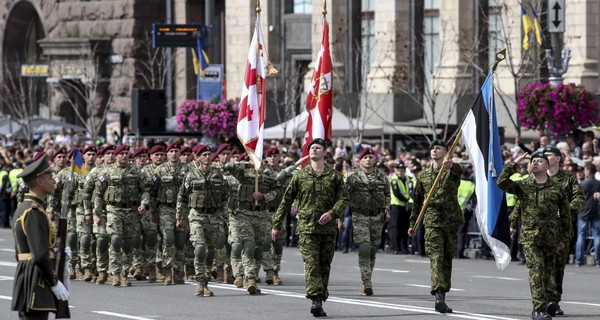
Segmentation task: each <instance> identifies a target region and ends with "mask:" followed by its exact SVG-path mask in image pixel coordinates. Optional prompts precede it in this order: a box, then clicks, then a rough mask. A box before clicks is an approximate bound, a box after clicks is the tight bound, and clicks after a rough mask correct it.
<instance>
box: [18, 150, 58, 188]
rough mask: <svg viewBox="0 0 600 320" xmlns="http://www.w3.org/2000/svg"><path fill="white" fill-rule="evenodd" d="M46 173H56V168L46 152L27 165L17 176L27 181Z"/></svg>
mask: <svg viewBox="0 0 600 320" xmlns="http://www.w3.org/2000/svg"><path fill="white" fill-rule="evenodd" d="M45 173H54V169H52V168H51V167H50V165H49V164H48V155H46V154H44V155H43V156H41V157H40V158H39V159H37V160H36V161H35V162H33V163H31V164H30V165H28V166H27V167H25V169H23V171H22V172H21V173H19V175H17V178H21V179H23V181H25V182H26V183H27V182H29V181H32V180H33V179H35V178H37V177H39V176H41V175H43V174H45Z"/></svg>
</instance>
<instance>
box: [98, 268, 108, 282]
mask: <svg viewBox="0 0 600 320" xmlns="http://www.w3.org/2000/svg"><path fill="white" fill-rule="evenodd" d="M107 278H108V275H107V274H106V271H100V273H99V274H98V278H97V279H96V284H104V283H106V279H107Z"/></svg>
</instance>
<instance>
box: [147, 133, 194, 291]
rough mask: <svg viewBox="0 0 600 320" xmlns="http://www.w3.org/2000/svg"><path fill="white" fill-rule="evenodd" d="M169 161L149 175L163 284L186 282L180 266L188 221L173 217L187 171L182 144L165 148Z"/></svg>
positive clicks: (183, 256)
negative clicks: (155, 213)
mask: <svg viewBox="0 0 600 320" xmlns="http://www.w3.org/2000/svg"><path fill="white" fill-rule="evenodd" d="M166 152H167V158H168V161H167V162H165V163H163V164H161V165H160V166H158V168H156V171H155V172H154V175H153V176H152V181H151V183H152V193H151V194H152V199H153V201H154V204H153V205H152V207H153V208H157V210H156V209H154V210H153V212H155V211H158V213H159V225H160V230H161V233H162V238H163V248H162V249H163V251H162V255H163V256H162V258H163V268H164V269H165V279H164V280H163V284H164V285H171V284H182V283H185V280H184V277H183V266H184V262H185V245H186V242H187V241H188V229H187V226H188V223H187V221H183V220H177V219H176V210H177V193H178V192H179V188H180V187H181V184H182V183H183V179H184V178H185V176H186V175H187V166H184V165H183V164H182V163H181V157H180V156H181V147H180V146H179V145H178V144H176V143H172V144H170V145H169V146H167V148H166Z"/></svg>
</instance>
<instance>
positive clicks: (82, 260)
mask: <svg viewBox="0 0 600 320" xmlns="http://www.w3.org/2000/svg"><path fill="white" fill-rule="evenodd" d="M97 151H98V150H97V149H96V147H95V146H87V147H85V148H84V149H83V151H82V152H81V153H82V155H83V165H84V166H85V168H86V172H87V173H88V174H90V173H91V171H92V170H93V168H95V164H96V154H97ZM85 178H86V177H85V176H83V175H80V176H79V178H78V179H77V188H76V189H77V191H76V193H75V206H76V209H75V210H76V211H75V212H76V216H77V217H76V220H77V228H76V230H77V237H78V238H79V250H78V252H79V266H80V268H81V269H82V271H83V276H82V279H83V280H84V281H86V282H88V281H92V279H93V276H94V273H93V271H94V264H93V262H94V260H93V258H94V257H93V254H92V242H93V232H92V224H93V222H94V220H93V218H92V216H91V215H85V210H84V207H83V190H84V188H85Z"/></svg>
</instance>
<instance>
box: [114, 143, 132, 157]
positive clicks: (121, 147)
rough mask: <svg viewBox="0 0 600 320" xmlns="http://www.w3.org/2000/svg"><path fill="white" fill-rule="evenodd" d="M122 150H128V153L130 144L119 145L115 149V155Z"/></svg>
mask: <svg viewBox="0 0 600 320" xmlns="http://www.w3.org/2000/svg"><path fill="white" fill-rule="evenodd" d="M121 152H127V153H129V146H128V145H126V144H122V145H120V146H118V147H117V148H116V149H115V155H117V154H119V153H121Z"/></svg>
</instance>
